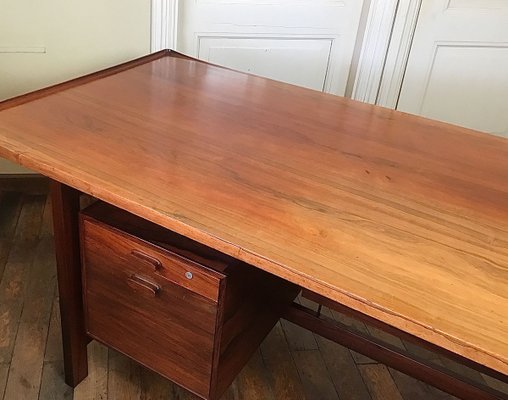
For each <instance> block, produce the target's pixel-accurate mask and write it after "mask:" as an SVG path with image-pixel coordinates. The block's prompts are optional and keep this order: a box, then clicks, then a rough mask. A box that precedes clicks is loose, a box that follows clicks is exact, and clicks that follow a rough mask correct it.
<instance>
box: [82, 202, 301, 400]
mask: <svg viewBox="0 0 508 400" xmlns="http://www.w3.org/2000/svg"><path fill="white" fill-rule="evenodd" d="M80 223H81V248H82V264H83V292H84V293H83V295H84V306H85V323H86V329H87V332H88V334H89V335H90V336H91V337H92V338H94V339H97V340H98V341H100V342H102V343H104V344H106V345H108V346H110V347H112V348H114V349H116V350H118V351H120V352H122V353H124V354H126V355H128V356H129V357H131V358H133V359H134V360H136V361H138V362H139V363H141V364H143V365H145V366H146V367H148V368H150V369H152V370H154V371H156V372H158V373H160V374H161V375H163V376H165V377H167V378H168V379H170V380H172V381H174V382H175V383H177V384H179V385H181V386H183V387H185V388H186V389H188V390H190V391H192V392H194V393H195V394H197V395H199V396H200V397H203V398H206V399H215V398H218V397H219V396H220V395H221V394H222V393H223V392H224V390H225V389H226V388H227V387H228V386H229V384H230V383H231V381H232V380H233V379H234V377H235V376H236V374H237V373H238V372H239V371H240V370H241V368H242V367H243V365H244V364H245V363H246V362H247V361H248V359H249V357H250V356H251V355H252V353H253V352H254V351H255V350H256V348H257V347H258V346H259V344H260V343H261V341H262V340H263V339H264V337H265V336H266V335H267V334H268V332H269V331H270V330H271V328H272V327H273V325H274V324H275V323H276V322H277V320H278V318H279V317H280V313H281V312H282V311H283V308H284V307H285V306H287V305H288V304H290V302H291V301H292V300H293V299H294V297H295V296H296V294H297V291H298V288H297V287H295V286H294V285H292V284H289V283H287V282H285V281H283V280H281V279H279V278H276V277H274V276H272V275H269V274H267V273H265V272H263V271H260V270H258V269H256V268H253V267H252V266H249V265H246V264H244V263H241V262H237V261H236V260H234V259H232V258H230V257H228V256H226V255H223V254H221V253H219V252H216V251H214V250H212V249H210V248H207V247H205V246H202V245H199V244H198V243H196V242H193V241H191V240H189V239H186V238H184V237H182V236H180V235H177V234H175V233H173V232H171V231H168V230H166V229H163V228H161V227H159V226H157V225H155V224H152V223H150V222H148V221H145V220H142V219H140V218H138V217H136V216H134V215H132V214H129V213H127V212H125V211H122V210H120V209H117V208H115V207H112V206H110V205H107V204H105V203H102V202H97V203H95V204H93V205H92V206H90V207H89V208H87V209H86V210H84V211H83V212H82V213H81V218H80ZM267 293H268V294H267Z"/></svg>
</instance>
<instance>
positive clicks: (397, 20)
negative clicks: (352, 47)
mask: <svg viewBox="0 0 508 400" xmlns="http://www.w3.org/2000/svg"><path fill="white" fill-rule="evenodd" d="M365 1H369V0H365ZM421 2H422V0H370V4H369V11H368V15H367V22H366V25H365V29H364V31H363V32H359V34H360V35H362V36H363V40H362V43H361V48H360V56H359V59H358V64H357V66H356V74H355V75H356V76H355V81H354V86H353V91H352V96H351V97H352V98H353V99H355V100H360V101H364V102H367V103H371V104H378V105H381V106H384V107H389V108H396V107H397V102H398V99H399V95H400V91H401V88H402V82H403V79H404V72H405V69H406V66H407V61H408V59H409V52H410V49H411V45H412V42H413V36H414V32H415V30H416V24H417V21H418V14H419V12H420V6H421ZM178 5H179V0H152V1H151V46H150V47H151V51H152V52H155V51H158V50H162V49H167V48H169V49H174V48H175V47H176V43H177V36H178Z"/></svg>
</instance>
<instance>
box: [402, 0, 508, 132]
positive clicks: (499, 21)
mask: <svg viewBox="0 0 508 400" xmlns="http://www.w3.org/2000/svg"><path fill="white" fill-rule="evenodd" d="M418 18H419V19H418V24H417V28H416V32H415V36H414V39H413V45H412V48H411V52H410V56H409V61H408V64H407V69H406V74H405V78H404V81H403V85H402V91H401V94H400V98H399V103H398V107H397V108H398V109H399V110H401V111H406V112H410V113H414V114H420V115H424V116H427V117H430V118H433V119H438V120H442V121H446V122H451V123H454V124H457V125H462V126H465V127H469V128H473V129H477V130H481V131H485V132H489V133H493V134H497V135H505V136H508V0H423V1H422V6H421V10H420V15H419V17H418Z"/></svg>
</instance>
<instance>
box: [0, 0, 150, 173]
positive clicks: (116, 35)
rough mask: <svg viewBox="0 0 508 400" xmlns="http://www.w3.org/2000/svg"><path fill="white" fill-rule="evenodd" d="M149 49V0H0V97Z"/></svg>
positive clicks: (0, 168)
mask: <svg viewBox="0 0 508 400" xmlns="http://www.w3.org/2000/svg"><path fill="white" fill-rule="evenodd" d="M149 51H150V1H149V0H86V1H83V0H79V1H78V0H0V100H1V99H6V98H9V97H13V96H16V95H19V94H22V93H26V92H29V91H32V90H35V89H38V88H41V87H44V86H48V85H51V84H54V83H58V82H62V81H65V80H68V79H70V78H74V77H77V76H80V75H83V74H87V73H89V72H93V71H97V70H100V69H103V68H105V67H108V66H112V65H115V64H118V63H121V62H123V61H127V60H130V59H133V58H136V57H139V56H142V55H144V54H147V53H149ZM15 171H16V170H15ZM12 172H13V171H12V169H10V167H7V164H6V163H5V162H3V160H1V159H0V173H12Z"/></svg>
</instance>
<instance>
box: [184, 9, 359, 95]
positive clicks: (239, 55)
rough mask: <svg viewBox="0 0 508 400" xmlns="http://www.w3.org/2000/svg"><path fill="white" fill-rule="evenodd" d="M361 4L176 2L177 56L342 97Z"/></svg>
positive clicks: (346, 81)
mask: <svg viewBox="0 0 508 400" xmlns="http://www.w3.org/2000/svg"><path fill="white" fill-rule="evenodd" d="M362 5H363V1H360V0H291V1H290V0H181V1H180V2H179V18H178V35H177V37H178V40H177V50H179V51H181V52H184V53H186V54H189V55H192V56H195V57H199V58H200V59H203V60H206V61H209V62H211V63H215V64H220V65H225V66H228V67H230V68H234V69H238V70H241V71H245V72H250V73H253V74H256V75H261V76H265V77H268V78H272V79H276V80H280V81H284V82H288V83H292V84H296V85H300V86H305V87H309V88H312V89H315V90H320V91H326V92H330V93H335V94H339V95H344V93H345V90H346V85H347V83H348V76H349V71H350V68H351V60H352V56H353V50H354V48H355V43H356V37H357V32H358V26H359V21H360V14H361V11H362Z"/></svg>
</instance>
